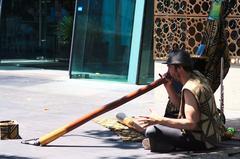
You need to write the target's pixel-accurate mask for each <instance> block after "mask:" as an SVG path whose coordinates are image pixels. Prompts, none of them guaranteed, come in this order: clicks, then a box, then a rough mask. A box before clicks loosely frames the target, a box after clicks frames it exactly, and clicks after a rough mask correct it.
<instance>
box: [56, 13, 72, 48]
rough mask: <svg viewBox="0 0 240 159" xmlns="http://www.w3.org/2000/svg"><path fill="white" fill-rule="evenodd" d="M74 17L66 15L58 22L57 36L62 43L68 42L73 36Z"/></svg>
mask: <svg viewBox="0 0 240 159" xmlns="http://www.w3.org/2000/svg"><path fill="white" fill-rule="evenodd" d="M72 27H73V17H72V16H65V17H63V19H62V20H61V21H60V22H59V23H58V27H57V38H58V40H59V42H60V43H62V44H68V43H69V42H70V41H71V37H72Z"/></svg>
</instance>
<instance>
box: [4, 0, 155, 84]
mask: <svg viewBox="0 0 240 159" xmlns="http://www.w3.org/2000/svg"><path fill="white" fill-rule="evenodd" d="M0 16H1V19H0V20H1V21H0V60H1V63H0V65H1V66H5V65H14V66H20V67H21V66H24V67H40V68H49V69H64V70H69V76H70V78H91V79H105V80H116V81H124V82H130V83H139V84H145V83H148V82H150V81H152V80H153V60H152V59H153V58H152V44H153V41H152V30H153V1H145V0H111V1H109V0H67V1H66V0H0Z"/></svg>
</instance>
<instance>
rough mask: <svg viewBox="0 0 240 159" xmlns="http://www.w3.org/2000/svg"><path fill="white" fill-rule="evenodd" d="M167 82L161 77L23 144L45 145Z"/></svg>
mask: <svg viewBox="0 0 240 159" xmlns="http://www.w3.org/2000/svg"><path fill="white" fill-rule="evenodd" d="M165 82H166V79H165V78H160V79H158V80H156V81H153V82H152V83H150V84H148V85H146V86H144V87H142V88H140V89H138V90H136V91H133V92H131V93H129V94H128V95H126V96H123V97H122V98H119V99H117V100H115V101H113V102H111V103H108V104H106V105H103V106H102V107H100V108H98V109H96V110H94V111H92V112H90V113H88V114H86V115H84V116H82V117H81V118H79V119H77V120H75V121H73V122H71V123H69V124H66V125H65V126H63V127H60V128H58V129H56V130H54V131H52V132H50V133H48V134H46V135H44V136H42V137H40V138H36V139H30V140H25V141H22V142H21V143H23V144H30V145H36V146H44V145H47V144H49V143H50V142H52V141H54V140H56V139H57V138H59V137H61V136H63V135H64V134H66V133H68V132H70V131H72V130H73V129H75V128H77V127H79V126H81V125H83V124H84V123H86V122H88V121H89V120H91V119H93V118H95V117H97V116H99V115H101V114H104V113H106V112H108V111H110V110H112V109H115V108H117V107H119V106H120V105H123V104H125V103H127V102H129V101H130V100H133V99H134V98H136V97H138V96H140V95H142V94H144V93H146V92H148V91H150V90H152V89H154V88H156V87H157V86H159V85H161V84H163V83H165Z"/></svg>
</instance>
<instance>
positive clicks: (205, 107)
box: [179, 71, 224, 148]
mask: <svg viewBox="0 0 240 159" xmlns="http://www.w3.org/2000/svg"><path fill="white" fill-rule="evenodd" d="M185 90H189V91H190V92H192V94H193V95H194V97H195V99H196V101H197V103H198V109H199V111H200V121H199V123H198V130H196V131H186V132H187V133H191V134H192V135H193V136H194V138H195V139H196V140H198V141H201V142H203V143H205V146H206V148H213V147H215V145H216V144H217V143H219V142H220V141H221V136H222V135H223V133H224V124H223V123H222V121H221V120H220V117H219V112H218V109H217V107H216V103H215V98H214V94H213V91H212V89H211V87H210V85H209V83H208V81H207V80H206V78H205V77H204V76H203V75H202V74H201V73H200V72H198V71H194V72H193V73H192V75H191V77H190V79H189V80H188V81H187V82H186V84H185V85H184V86H183V88H182V93H181V104H180V111H179V118H184V117H185V115H184V105H185V102H184V96H183V93H184V91H185Z"/></svg>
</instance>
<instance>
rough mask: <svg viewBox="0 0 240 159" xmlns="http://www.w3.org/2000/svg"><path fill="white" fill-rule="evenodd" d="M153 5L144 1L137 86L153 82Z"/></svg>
mask: <svg viewBox="0 0 240 159" xmlns="http://www.w3.org/2000/svg"><path fill="white" fill-rule="evenodd" d="M153 3H154V1H145V10H144V21H143V33H142V44H141V51H140V62H139V73H138V81H137V83H138V84H148V83H151V82H152V81H153V80H154V61H153V25H154V23H153V14H154V13H153Z"/></svg>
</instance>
